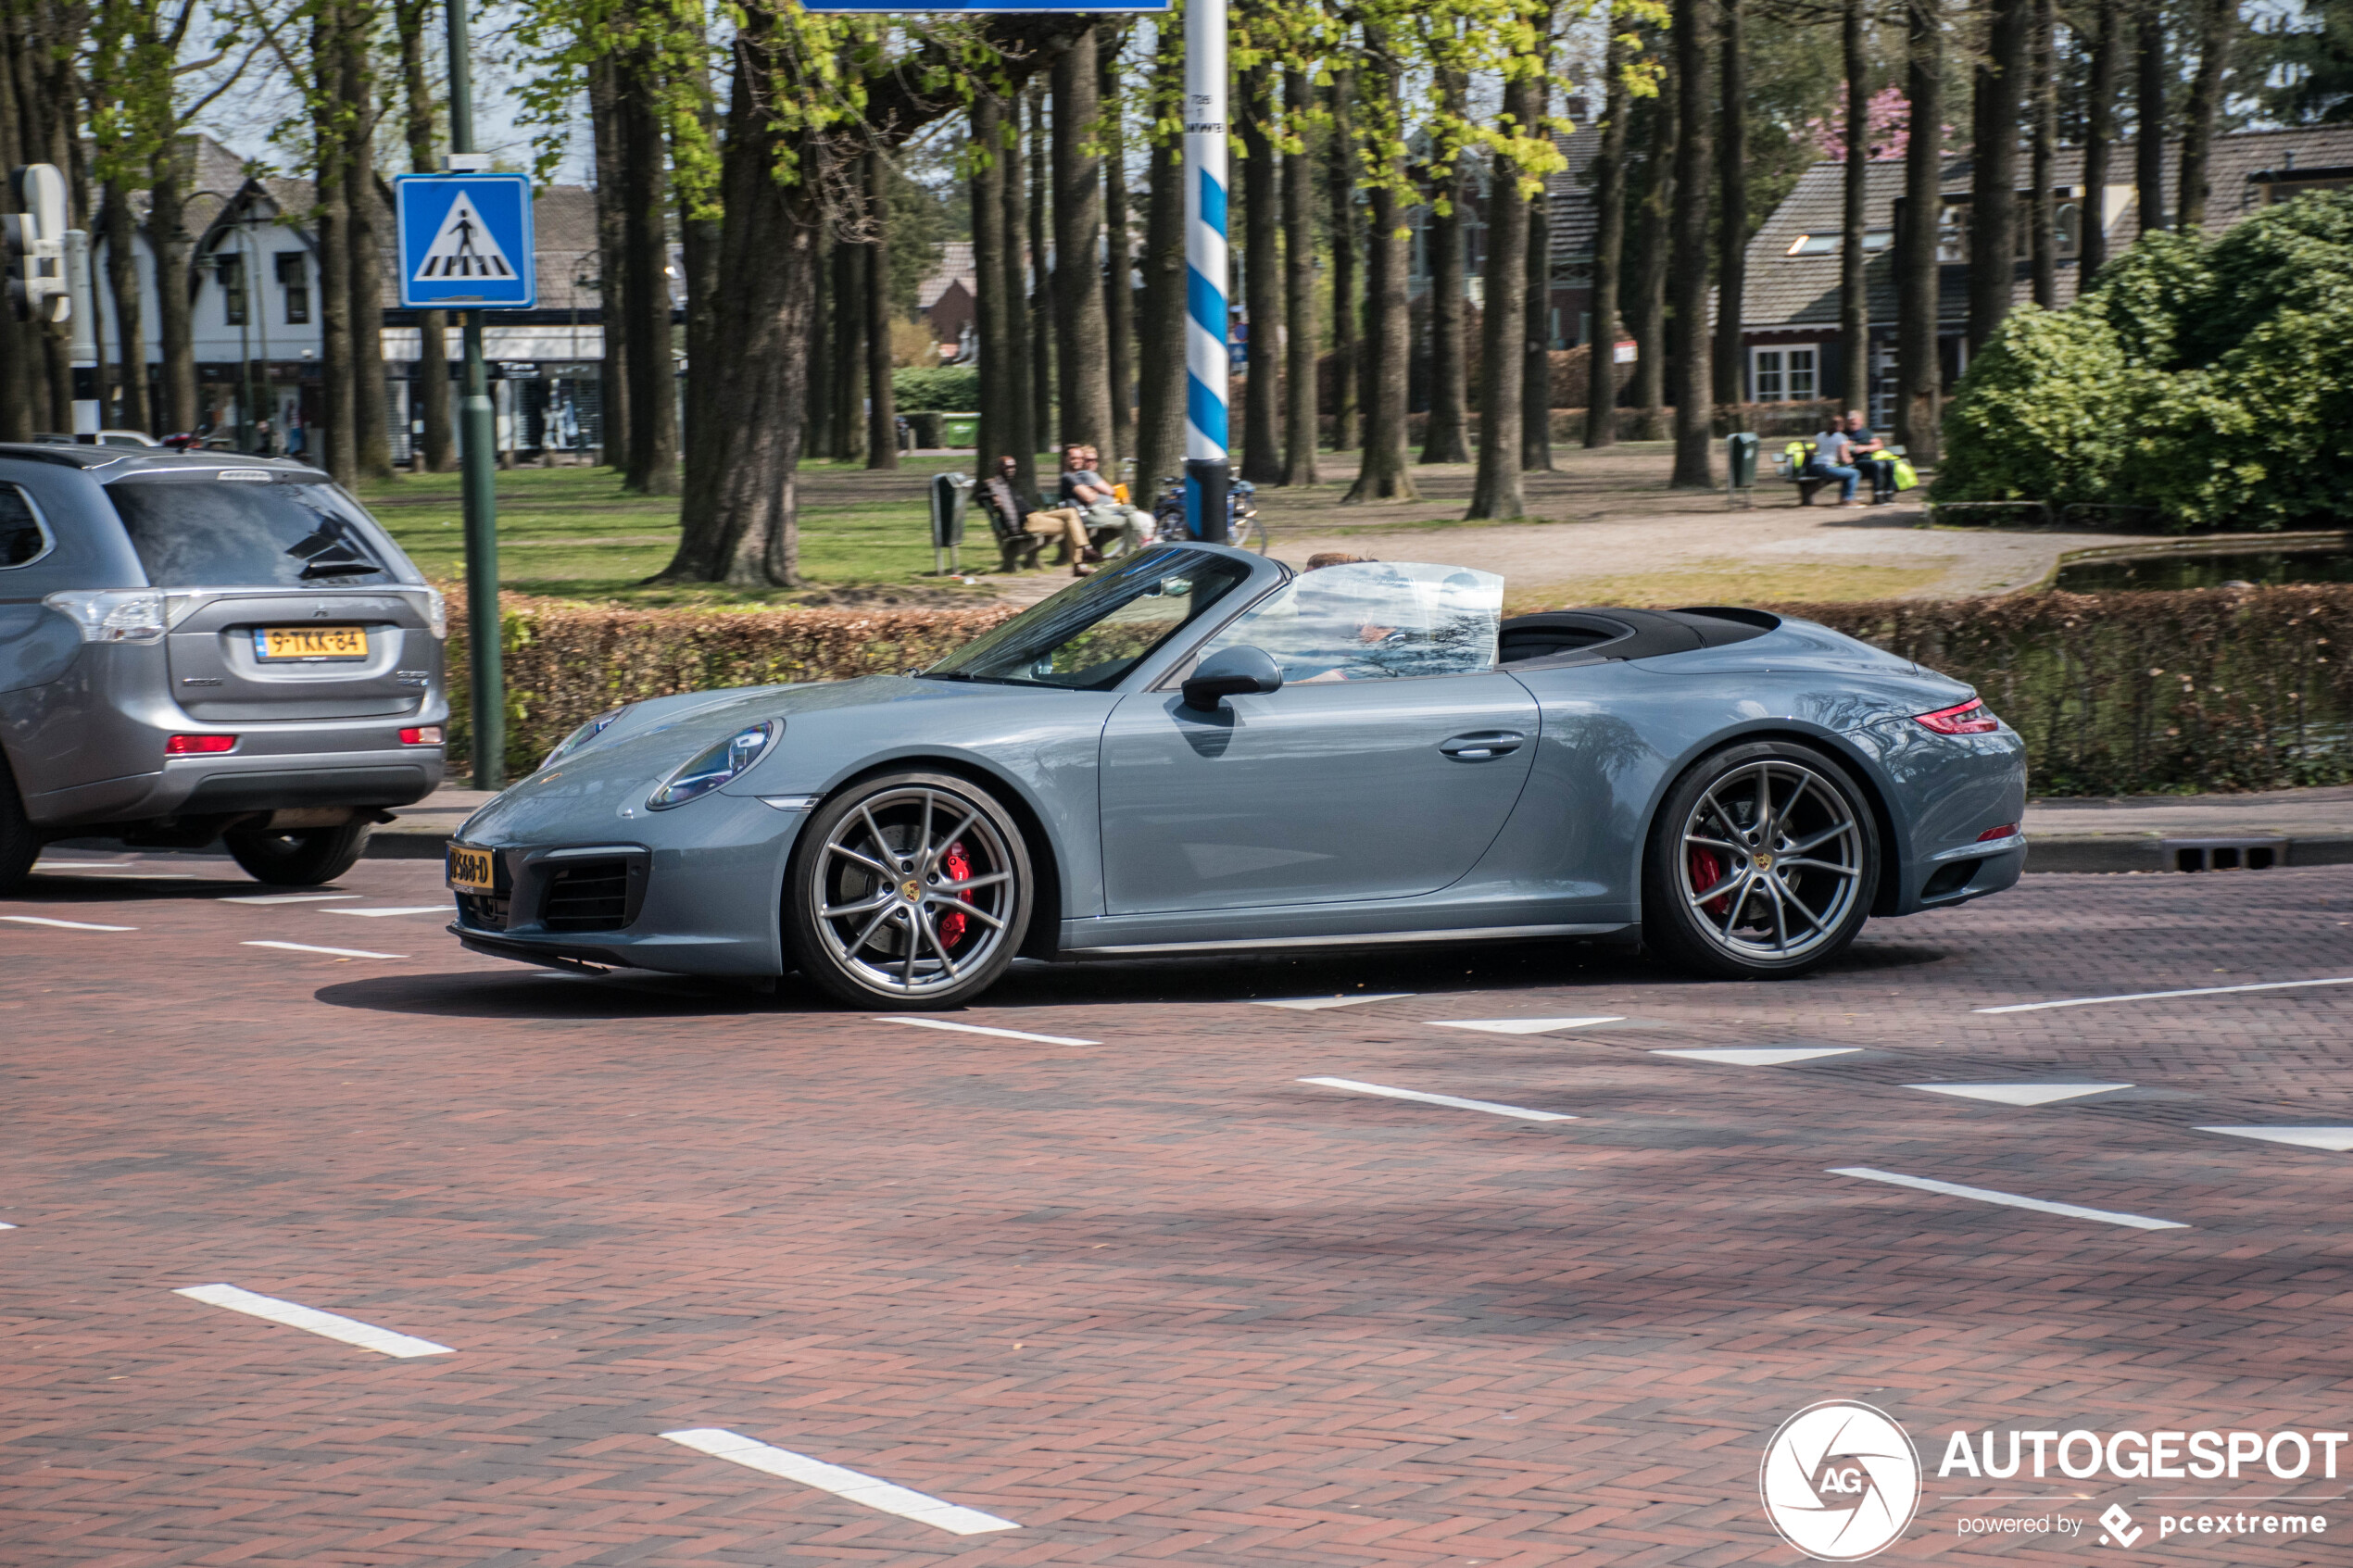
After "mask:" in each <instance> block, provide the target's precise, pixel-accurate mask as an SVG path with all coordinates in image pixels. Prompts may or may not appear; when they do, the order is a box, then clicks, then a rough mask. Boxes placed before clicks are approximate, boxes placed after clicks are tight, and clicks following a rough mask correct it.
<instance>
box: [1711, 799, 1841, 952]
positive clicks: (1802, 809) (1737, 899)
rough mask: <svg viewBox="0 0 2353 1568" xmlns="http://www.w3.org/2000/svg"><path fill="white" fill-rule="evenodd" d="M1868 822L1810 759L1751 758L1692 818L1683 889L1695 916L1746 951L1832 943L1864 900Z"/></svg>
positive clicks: (1719, 938) (1726, 946)
mask: <svg viewBox="0 0 2353 1568" xmlns="http://www.w3.org/2000/svg"><path fill="white" fill-rule="evenodd" d="M1863 844H1864V835H1863V824H1862V823H1861V822H1859V821H1857V820H1856V814H1855V809H1854V807H1853V806H1852V805H1851V804H1850V803H1849V802H1848V800H1847V798H1846V796H1845V794H1844V793H1843V791H1841V790H1840V789H1839V787H1838V786H1837V785H1836V784H1832V783H1831V781H1830V780H1829V779H1828V778H1825V777H1824V776H1823V775H1822V774H1820V773H1818V772H1817V771H1814V770H1813V769H1812V768H1809V767H1807V766H1806V765H1805V764H1804V763H1802V762H1795V761H1792V760H1789V759H1782V758H1768V759H1760V760H1758V761H1754V762H1744V763H1742V764H1741V765H1740V766H1738V767H1736V768H1732V769H1730V770H1728V771H1726V772H1725V773H1724V775H1723V776H1722V777H1721V778H1719V779H1718V780H1717V781H1716V782H1715V783H1713V784H1709V785H1708V786H1707V788H1705V790H1703V791H1701V792H1700V797H1699V799H1698V800H1697V801H1696V802H1695V803H1694V804H1693V805H1692V809H1691V813H1690V815H1689V816H1687V817H1686V818H1685V819H1684V821H1683V839H1682V852H1681V854H1680V855H1679V856H1678V857H1677V858H1676V859H1677V873H1678V878H1679V882H1680V889H1679V890H1680V893H1681V895H1682V897H1683V899H1684V902H1685V904H1686V906H1687V907H1688V908H1689V909H1691V910H1692V914H1693V915H1694V916H1695V917H1696V920H1695V921H1694V923H1695V924H1697V925H1698V926H1699V927H1700V928H1701V929H1702V930H1703V931H1705V933H1706V934H1707V935H1708V936H1709V938H1710V939H1712V940H1713V941H1714V942H1715V944H1716V945H1717V946H1718V947H1721V948H1722V949H1723V950H1724V951H1726V952H1728V953H1730V954H1732V955H1733V956H1735V957H1736V958H1740V959H1743V960H1749V961H1752V962H1754V961H1756V960H1765V961H1768V962H1779V961H1782V960H1791V959H1799V958H1804V957H1805V956H1806V955H1807V954H1808V953H1811V952H1812V951H1813V950H1814V949H1815V948H1817V947H1820V946H1822V945H1823V944H1824V943H1826V942H1829V941H1831V940H1832V939H1833V938H1834V937H1835V936H1836V935H1837V934H1838V932H1839V931H1840V930H1841V928H1842V927H1843V926H1844V925H1845V923H1846V920H1847V917H1848V916H1849V915H1850V914H1851V913H1853V911H1854V908H1855V903H1856V899H1857V898H1859V897H1862V881H1863Z"/></svg>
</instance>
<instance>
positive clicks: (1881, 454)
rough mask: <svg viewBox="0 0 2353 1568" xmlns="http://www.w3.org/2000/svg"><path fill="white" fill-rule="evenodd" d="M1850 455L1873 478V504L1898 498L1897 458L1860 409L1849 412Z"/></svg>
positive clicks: (1848, 452) (1848, 451)
mask: <svg viewBox="0 0 2353 1568" xmlns="http://www.w3.org/2000/svg"><path fill="white" fill-rule="evenodd" d="M1846 456H1847V460H1848V461H1849V462H1851V463H1853V464H1854V465H1855V466H1856V468H1858V469H1861V470H1865V471H1866V472H1868V473H1869V475H1870V476H1871V505H1873V506H1875V507H1877V506H1881V505H1884V504H1885V503H1887V502H1889V501H1893V500H1894V499H1895V455H1894V453H1892V452H1890V451H1889V450H1888V449H1887V443H1886V442H1884V441H1881V439H1880V438H1879V437H1878V436H1876V435H1873V434H1872V433H1871V429H1870V426H1869V425H1867V424H1865V423H1864V422H1863V410H1862V409H1860V408H1849V409H1847V410H1846Z"/></svg>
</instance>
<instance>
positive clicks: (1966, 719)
mask: <svg viewBox="0 0 2353 1568" xmlns="http://www.w3.org/2000/svg"><path fill="white" fill-rule="evenodd" d="M1912 719H1913V721H1914V722H1916V723H1920V724H1926V725H1927V726H1928V727H1929V728H1930V729H1931V730H1934V731H1935V732H1936V733H1937V734H1940V735H1990V734H1993V733H1994V731H1995V730H1998V729H2000V728H2001V727H2002V721H2000V720H1999V719H1996V718H1994V715H1992V714H1991V713H1988V712H1986V711H1985V704H1984V702H1983V701H1982V699H1980V698H1978V697H1971V698H1969V700H1968V701H1967V702H1964V703H1958V704H1956V705H1955V706H1953V707H1951V708H1940V709H1937V710H1936V711H1935V712H1933V713H1915V714H1913V715H1912Z"/></svg>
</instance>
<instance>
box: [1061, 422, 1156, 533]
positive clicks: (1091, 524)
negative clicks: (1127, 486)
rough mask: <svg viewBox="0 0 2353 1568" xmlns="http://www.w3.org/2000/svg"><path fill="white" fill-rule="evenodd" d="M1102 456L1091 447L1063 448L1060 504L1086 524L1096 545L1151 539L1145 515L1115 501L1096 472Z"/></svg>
mask: <svg viewBox="0 0 2353 1568" xmlns="http://www.w3.org/2000/svg"><path fill="white" fill-rule="evenodd" d="M1101 461H1102V455H1101V453H1100V452H1098V451H1096V449H1095V448H1094V447H1092V446H1065V447H1063V475H1062V492H1061V495H1062V504H1063V506H1065V507H1070V508H1076V510H1077V512H1078V513H1079V515H1080V516H1081V517H1083V518H1084V519H1085V520H1086V523H1087V535H1088V539H1089V540H1090V541H1091V542H1093V543H1095V544H1098V545H1101V544H1108V543H1110V542H1111V541H1112V540H1114V539H1121V538H1124V539H1125V540H1126V544H1127V546H1130V547H1133V546H1137V545H1140V544H1141V543H1143V542H1144V541H1145V540H1146V539H1149V538H1151V529H1152V520H1151V513H1149V512H1143V511H1139V510H1138V509H1136V508H1134V507H1131V506H1129V505H1128V504H1127V503H1126V502H1125V501H1123V500H1121V499H1120V498H1119V493H1118V492H1117V491H1115V490H1114V489H1113V488H1112V487H1111V482H1110V481H1109V480H1107V479H1105V478H1104V477H1103V476H1102V474H1101V472H1100V471H1098V468H1097V465H1098V464H1100V463H1101Z"/></svg>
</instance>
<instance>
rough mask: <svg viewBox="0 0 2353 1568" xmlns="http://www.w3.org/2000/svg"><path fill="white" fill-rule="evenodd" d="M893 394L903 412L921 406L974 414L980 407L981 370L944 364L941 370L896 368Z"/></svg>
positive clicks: (942, 410) (968, 366)
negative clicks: (973, 411)
mask: <svg viewBox="0 0 2353 1568" xmlns="http://www.w3.org/2000/svg"><path fill="white" fill-rule="evenodd" d="M890 395H891V396H892V397H893V398H895V399H896V400H897V401H898V404H899V411H900V413H902V414H912V413H913V412H915V411H916V410H917V409H923V410H925V411H926V412H933V411H937V412H939V413H945V414H964V413H970V412H971V411H972V410H973V409H975V408H979V407H980V370H979V368H978V367H977V366H973V365H942V366H940V367H939V368H938V369H937V370H893V371H891V372H890Z"/></svg>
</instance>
